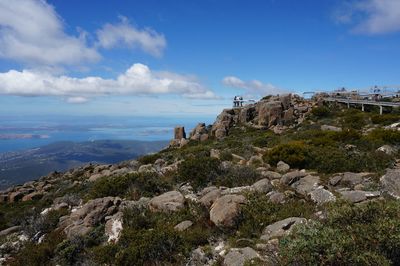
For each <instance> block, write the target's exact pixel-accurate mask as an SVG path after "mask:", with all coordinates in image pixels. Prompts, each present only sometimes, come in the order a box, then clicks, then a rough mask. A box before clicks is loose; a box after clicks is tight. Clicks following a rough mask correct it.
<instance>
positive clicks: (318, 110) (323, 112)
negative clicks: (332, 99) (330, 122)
mask: <svg viewBox="0 0 400 266" xmlns="http://www.w3.org/2000/svg"><path fill="white" fill-rule="evenodd" d="M311 113H312V114H313V115H314V116H316V117H317V118H323V117H329V116H331V115H332V112H331V110H330V108H328V107H326V106H320V107H314V108H313V109H312V110H311Z"/></svg>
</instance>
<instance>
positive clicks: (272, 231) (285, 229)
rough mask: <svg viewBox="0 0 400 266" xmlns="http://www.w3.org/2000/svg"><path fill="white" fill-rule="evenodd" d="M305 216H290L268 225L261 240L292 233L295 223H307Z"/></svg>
mask: <svg viewBox="0 0 400 266" xmlns="http://www.w3.org/2000/svg"><path fill="white" fill-rule="evenodd" d="M306 222H307V220H306V219H305V218H299V217H290V218H286V219H284V220H281V221H278V222H276V223H273V224H270V225H268V226H267V227H266V228H265V229H264V231H263V233H262V236H261V238H260V239H261V240H264V241H268V240H270V239H272V238H279V237H282V236H285V235H288V234H290V232H291V231H292V230H293V227H294V226H295V225H299V224H302V223H306Z"/></svg>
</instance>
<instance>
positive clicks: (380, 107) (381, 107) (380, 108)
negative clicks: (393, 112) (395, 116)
mask: <svg viewBox="0 0 400 266" xmlns="http://www.w3.org/2000/svg"><path fill="white" fill-rule="evenodd" d="M379 114H380V115H382V114H383V106H382V105H379Z"/></svg>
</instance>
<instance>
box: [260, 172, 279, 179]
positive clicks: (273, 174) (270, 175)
mask: <svg viewBox="0 0 400 266" xmlns="http://www.w3.org/2000/svg"><path fill="white" fill-rule="evenodd" d="M261 175H262V176H263V177H266V178H268V179H270V180H271V179H281V177H282V175H281V174H280V173H277V172H273V171H262V172H261Z"/></svg>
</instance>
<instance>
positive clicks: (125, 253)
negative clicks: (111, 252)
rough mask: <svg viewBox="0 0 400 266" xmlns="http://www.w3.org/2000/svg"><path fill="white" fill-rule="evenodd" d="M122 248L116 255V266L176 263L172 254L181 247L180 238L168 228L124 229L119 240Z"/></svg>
mask: <svg viewBox="0 0 400 266" xmlns="http://www.w3.org/2000/svg"><path fill="white" fill-rule="evenodd" d="M119 242H120V245H121V246H122V247H124V248H123V249H120V250H119V252H118V253H117V254H116V257H115V263H116V264H117V265H146V264H149V263H152V264H156V265H157V264H160V263H161V262H168V263H176V260H175V258H174V257H173V256H172V254H174V253H175V251H176V250H177V249H178V248H179V247H180V246H181V245H182V238H181V237H180V236H179V234H177V233H176V232H175V230H173V229H170V228H163V229H158V228H157V229H153V230H142V231H137V230H133V229H130V228H128V229H124V233H123V234H122V236H121V238H120V240H119Z"/></svg>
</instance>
